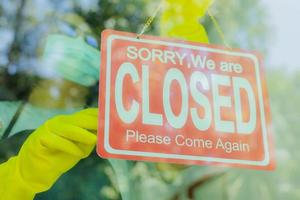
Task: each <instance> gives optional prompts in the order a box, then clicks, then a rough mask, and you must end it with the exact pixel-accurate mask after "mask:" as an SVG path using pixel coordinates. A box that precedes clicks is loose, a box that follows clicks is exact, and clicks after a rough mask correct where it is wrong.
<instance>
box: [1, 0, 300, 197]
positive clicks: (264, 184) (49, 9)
mask: <svg viewBox="0 0 300 200" xmlns="http://www.w3.org/2000/svg"><path fill="white" fill-rule="evenodd" d="M199 1H204V0H199ZM159 2H160V1H158V0H155V1H153V0H152V1H150V0H111V1H108V0H76V1H71V0H54V1H48V0H10V1H7V0H0V41H1V42H0V137H1V142H0V162H4V161H6V160H7V159H8V158H9V157H12V156H13V155H16V154H17V152H18V150H19V148H20V146H21V145H22V143H23V142H24V140H25V139H26V136H28V135H29V134H30V133H31V132H32V131H33V130H34V129H36V128H37V127H39V126H40V125H41V124H42V123H43V122H44V121H45V120H47V119H49V118H51V117H52V116H55V115H58V114H65V113H72V112H75V111H77V110H81V109H83V108H86V107H97V104H98V103H97V102H98V81H99V66H100V49H99V46H100V44H101V41H100V34H101V32H102V30H104V29H106V28H109V29H115V30H121V31H128V32H134V33H139V31H141V30H142V28H143V25H144V23H145V22H146V20H147V19H148V17H150V16H151V15H152V14H153V13H154V11H155V9H156V8H157V6H158V4H159ZM186 2H189V1H186ZM299 8H300V2H298V1H293V0H286V1H284V2H283V1H279V0H278V1H277V0H276V1H272V0H262V1H260V0H218V1H215V3H214V4H213V5H212V6H211V8H210V13H211V14H212V15H213V16H214V17H215V19H216V20H217V22H218V23H219V25H220V28H221V30H222V32H223V33H224V35H223V36H222V34H221V35H220V32H219V30H218V27H216V26H215V25H214V23H213V20H212V18H211V17H209V15H207V14H206V15H205V16H204V17H203V18H201V20H199V22H201V23H202V24H203V25H204V27H205V29H206V31H207V33H208V37H209V40H210V43H211V44H218V45H222V46H224V45H225V44H228V45H229V46H230V47H233V48H242V49H246V50H254V51H258V52H261V53H262V54H263V56H264V57H265V75H266V77H267V87H268V90H269V91H268V92H269V96H270V102H271V114H272V121H273V126H272V129H273V137H274V143H275V154H276V162H277V166H276V170H275V171H274V172H265V171H254V170H247V169H236V168H235V169H232V168H222V167H213V166H183V165H173V164H165V163H148V162H135V161H124V160H112V159H108V160H104V159H101V158H99V157H98V156H97V155H96V153H95V152H94V153H92V155H91V156H90V157H88V158H87V159H85V160H83V161H81V162H80V163H79V164H78V165H77V166H76V167H74V168H73V169H72V170H71V171H69V172H68V173H66V174H65V175H64V176H62V177H61V178H60V179H59V180H58V181H57V183H56V184H55V185H54V186H53V187H52V188H51V189H50V190H49V191H47V192H44V193H42V194H39V195H37V197H36V199H40V200H46V199H60V200H71V199H89V200H96V199H110V200H119V199H123V200H140V199H143V200H148V199H149V200H152V199H157V200H186V199H195V200H200V199H213V200H239V199H245V200H247V199H249V200H250V199H264V200H268V199H270V200H274V199H278V200H281V199H286V200H297V199H300V179H299V177H300V172H299V171H300V167H299V164H300V163H299V160H300V154H299V150H300V149H299V147H300V140H299V139H298V137H299V134H298V133H299V131H300V125H299V121H300V106H299V102H300V90H299V87H300V70H299V69H300V61H299V59H298V54H299V51H298V46H299V45H300V39H299V35H300V28H299V26H298V25H297V20H298V19H299V18H300V14H299V13H300V11H299ZM159 23H160V14H159V13H158V15H157V17H156V18H155V19H154V20H153V22H152V24H151V25H150V27H149V29H148V30H147V31H146V33H145V34H147V35H156V36H159V35H160V26H159ZM168 23H170V26H172V25H174V24H176V23H177V22H176V21H169V22H168ZM187 24H188V23H187ZM189 30H190V31H192V30H191V29H188V28H187V29H186V31H187V34H189ZM193 34H194V33H193Z"/></svg>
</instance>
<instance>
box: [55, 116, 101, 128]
mask: <svg viewBox="0 0 300 200" xmlns="http://www.w3.org/2000/svg"><path fill="white" fill-rule="evenodd" d="M52 120H54V121H57V123H59V124H60V126H65V124H71V125H73V126H78V127H80V128H83V129H87V130H98V117H97V116H93V115H91V114H85V113H75V114H73V115H61V116H58V117H55V118H54V119H52Z"/></svg>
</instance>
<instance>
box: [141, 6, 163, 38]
mask: <svg viewBox="0 0 300 200" xmlns="http://www.w3.org/2000/svg"><path fill="white" fill-rule="evenodd" d="M162 6H163V1H162V2H160V3H159V5H158V6H157V8H156V9H155V11H154V13H153V14H152V16H150V17H149V18H148V19H147V21H146V23H145V24H144V26H143V28H142V30H141V32H140V33H139V34H138V35H137V38H138V39H140V37H141V36H142V35H143V34H144V33H145V32H146V31H147V29H148V28H149V27H150V25H151V24H152V22H153V20H154V19H155V18H156V16H157V14H158V13H159V11H160V10H161V8H162Z"/></svg>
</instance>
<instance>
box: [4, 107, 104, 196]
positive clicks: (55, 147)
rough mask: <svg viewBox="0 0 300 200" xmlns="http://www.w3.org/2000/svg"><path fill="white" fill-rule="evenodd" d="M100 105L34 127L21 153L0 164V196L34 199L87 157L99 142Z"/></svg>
mask: <svg viewBox="0 0 300 200" xmlns="http://www.w3.org/2000/svg"><path fill="white" fill-rule="evenodd" d="M97 124H98V111H97V109H87V110H83V111H80V112H78V113H75V114H73V115H61V116H57V117H54V118H53V119H50V120H48V121H47V122H46V123H44V124H43V125H42V126H41V127H39V128H38V129H37V130H36V131H34V132H33V133H32V134H31V135H30V136H29V137H28V139H27V140H26V141H25V143H24V144H23V146H22V148H21V150H20V152H19V154H18V155H17V156H16V157H13V158H11V159H10V160H9V161H8V162H6V163H4V164H2V165H0V199H1V200H2V199H3V200H29V199H30V200H31V199H33V198H34V196H35V194H36V193H39V192H43V191H46V190H48V189H49V188H50V187H51V186H52V185H53V184H54V183H55V181H56V180H57V179H58V178H59V177H60V176H61V175H62V174H63V173H65V172H66V171H68V170H69V169H71V168H72V167H73V166H74V165H76V164H77V163H78V162H79V161H80V160H81V159H83V158H86V157H87V156H88V155H89V154H90V153H91V151H92V150H93V148H94V146H95V144H96V135H95V133H96V131H97Z"/></svg>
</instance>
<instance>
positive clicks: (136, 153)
mask: <svg viewBox="0 0 300 200" xmlns="http://www.w3.org/2000/svg"><path fill="white" fill-rule="evenodd" d="M116 39H119V40H125V41H131V42H143V43H148V44H158V45H166V46H174V47H180V48H188V49H194V50H195V49H196V50H201V51H207V52H213V53H221V54H227V55H230V56H240V57H246V58H250V59H252V60H253V61H254V63H255V71H256V80H257V87H258V97H259V106H260V114H261V124H262V132H263V144H264V153H265V156H264V159H263V160H262V161H251V160H239V159H226V158H216V157H205V156H192V155H180V154H166V153H154V152H143V151H129V150H120V149H114V148H112V147H111V146H110V144H109V114H110V105H109V104H110V85H111V84H110V82H111V47H112V42H113V40H116ZM106 53H107V60H106V62H107V64H106V67H107V69H106V94H105V95H106V96H105V120H104V121H105V125H104V149H105V150H106V151H107V152H108V153H110V154H116V155H127V156H141V157H151V158H155V157H156V158H165V159H179V160H180V159H181V160H192V161H204V162H219V163H230V164H244V165H254V166H267V165H268V164H269V163H270V152H269V148H268V146H269V144H268V134H267V128H266V123H265V122H266V119H265V112H264V106H263V105H264V104H263V95H262V87H261V80H260V73H259V62H258V59H257V58H256V56H254V55H252V54H248V53H241V52H231V51H226V50H220V49H212V48H209V47H199V46H194V45H188V44H182V43H172V42H167V41H157V40H150V39H137V38H134V37H127V36H120V35H115V34H112V35H110V36H108V38H107V52H106Z"/></svg>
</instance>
